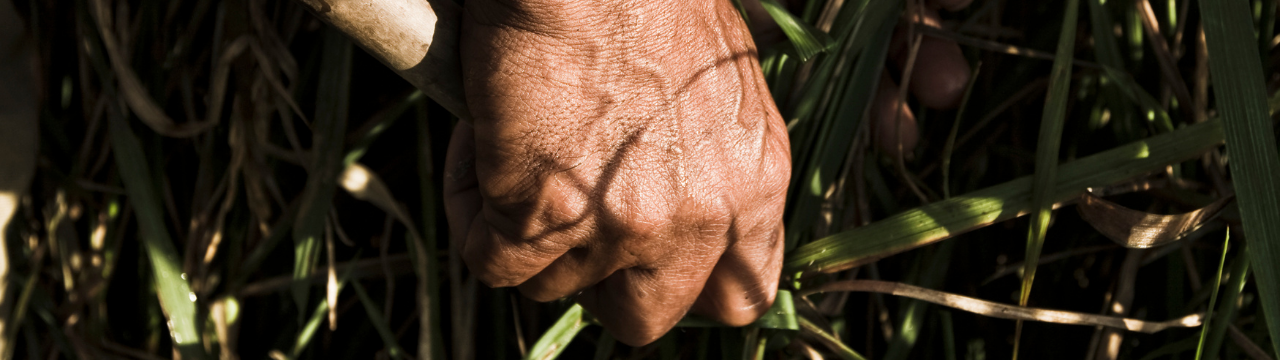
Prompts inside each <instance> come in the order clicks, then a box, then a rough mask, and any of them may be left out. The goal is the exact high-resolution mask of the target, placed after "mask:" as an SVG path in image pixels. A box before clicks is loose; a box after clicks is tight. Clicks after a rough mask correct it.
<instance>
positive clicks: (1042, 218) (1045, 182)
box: [1013, 0, 1080, 359]
mask: <svg viewBox="0 0 1280 360" xmlns="http://www.w3.org/2000/svg"><path fill="white" fill-rule="evenodd" d="M1079 4H1080V1H1079V0H1069V1H1067V5H1066V6H1067V8H1066V9H1065V10H1064V11H1066V13H1065V14H1064V15H1063V17H1062V30H1061V32H1059V35H1058V49H1057V52H1056V54H1057V55H1056V56H1055V58H1054V60H1053V72H1052V73H1051V74H1050V75H1049V93H1048V95H1047V97H1046V100H1045V106H1044V114H1043V116H1042V118H1041V121H1040V137H1039V140H1038V141H1037V142H1036V144H1037V145H1036V163H1035V166H1036V172H1035V175H1033V176H1032V177H1031V181H1032V182H1031V206H1032V207H1031V209H1032V213H1031V214H1032V215H1033V216H1032V218H1031V226H1030V229H1028V232H1027V255H1026V260H1025V266H1024V267H1023V274H1024V275H1023V277H1022V290H1021V291H1020V292H1019V295H1018V305H1021V306H1027V299H1029V298H1030V296H1031V284H1032V283H1034V282H1035V278H1036V265H1038V262H1039V261H1038V259H1039V258H1040V248H1041V247H1042V246H1043V245H1044V237H1045V233H1046V232H1048V230H1049V218H1050V217H1051V216H1052V215H1053V204H1054V203H1055V202H1056V201H1055V199H1054V196H1053V195H1054V191H1053V190H1054V182H1055V180H1057V174H1058V145H1059V144H1061V143H1062V127H1063V124H1064V123H1065V122H1066V121H1065V118H1066V114H1067V101H1068V97H1069V96H1071V94H1070V90H1071V60H1072V58H1071V56H1072V54H1074V53H1075V43H1076V18H1077V17H1078V15H1079V8H1080V6H1079ZM1018 324H1019V327H1021V323H1018ZM1014 336H1015V339H1016V338H1017V336H1018V335H1017V334H1015V335H1014ZM1013 352H1014V355H1013V356H1014V358H1015V359H1016V358H1017V357H1018V341H1017V340H1014V343H1013Z"/></svg>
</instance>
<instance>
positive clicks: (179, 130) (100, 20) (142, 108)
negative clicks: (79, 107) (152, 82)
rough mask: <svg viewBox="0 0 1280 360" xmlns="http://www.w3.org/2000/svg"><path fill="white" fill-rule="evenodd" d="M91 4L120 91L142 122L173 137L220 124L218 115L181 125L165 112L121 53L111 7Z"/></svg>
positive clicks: (102, 0)
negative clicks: (112, 20) (114, 29)
mask: <svg viewBox="0 0 1280 360" xmlns="http://www.w3.org/2000/svg"><path fill="white" fill-rule="evenodd" d="M90 8H91V9H92V10H93V11H92V13H93V14H94V17H93V18H94V20H95V21H96V22H97V25H98V31H99V32H100V33H101V34H102V45H103V47H105V48H106V52H107V58H109V59H111V70H113V71H115V76H116V79H117V81H118V82H119V84H118V85H119V86H120V95H121V96H122V97H123V98H124V101H125V103H126V104H129V108H130V109H132V110H133V113H134V114H136V115H138V118H139V119H141V120H142V122H144V123H146V124H147V126H150V127H151V129H152V130H155V132H156V133H159V134H161V135H165V136H172V137H191V136H195V135H197V134H200V133H202V132H204V131H205V130H208V129H211V128H213V127H214V126H215V125H218V118H217V117H214V118H209V119H206V120H205V121H203V122H194V123H190V124H184V125H178V124H175V123H174V122H173V119H170V118H169V116H168V115H165V112H164V109H163V108H161V107H160V106H159V105H157V104H156V102H155V100H153V99H151V95H149V94H148V92H147V88H146V87H145V86H143V85H142V81H141V80H139V79H138V75H137V74H135V73H134V72H133V69H132V68H130V67H129V65H128V64H127V62H128V60H126V59H125V56H124V55H123V54H121V53H120V48H121V44H119V39H118V38H117V37H116V34H115V32H114V31H112V28H114V27H113V26H112V23H111V19H112V18H113V16H112V14H111V11H110V10H109V9H110V7H109V6H108V5H107V2H106V1H105V0H94V1H92V2H91V6H90Z"/></svg>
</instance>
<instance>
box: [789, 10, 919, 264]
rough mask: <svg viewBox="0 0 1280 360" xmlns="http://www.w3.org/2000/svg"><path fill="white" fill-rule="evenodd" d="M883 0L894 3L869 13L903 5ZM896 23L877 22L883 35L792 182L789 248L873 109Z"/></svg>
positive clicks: (860, 62)
mask: <svg viewBox="0 0 1280 360" xmlns="http://www.w3.org/2000/svg"><path fill="white" fill-rule="evenodd" d="M883 3H891V4H887V5H878V6H876V7H869V9H868V11H877V12H879V13H880V14H879V15H868V16H887V14H892V13H896V11H897V10H898V9H899V8H900V5H899V4H898V3H897V2H895V1H883ZM872 22H873V23H874V21H872ZM894 24H895V22H893V21H882V22H879V23H876V25H878V26H879V27H878V28H877V29H875V31H872V33H875V34H877V35H879V36H878V37H875V38H872V40H871V41H870V43H868V44H866V45H865V46H866V50H867V51H862V55H861V56H860V57H859V58H858V60H857V64H856V65H854V68H853V71H852V72H851V73H850V74H849V78H848V79H847V83H846V84H847V88H845V89H843V95H842V96H843V97H842V98H841V100H840V101H838V102H836V103H834V104H832V106H834V108H833V110H831V111H828V114H826V117H825V119H824V120H823V121H822V122H821V124H822V127H821V130H820V132H819V135H818V139H817V141H816V143H815V145H814V149H815V150H814V152H813V154H812V155H811V156H810V157H809V159H808V161H807V163H806V164H804V165H803V166H804V167H803V168H802V169H803V170H802V171H803V173H801V174H799V177H798V179H799V181H798V182H792V184H793V186H794V187H795V190H793V191H794V192H795V194H794V196H793V197H792V198H791V199H795V201H794V202H795V205H793V207H792V208H793V209H794V213H792V215H791V219H789V220H790V221H788V222H787V224H788V225H790V226H788V227H787V238H786V239H787V240H786V241H787V244H786V248H787V250H791V249H793V248H795V246H796V244H797V242H798V241H799V239H800V235H801V234H803V233H804V232H805V231H806V230H808V229H809V225H811V224H812V222H813V221H814V219H815V218H816V217H817V212H818V210H819V209H820V206H818V204H819V203H821V202H822V200H823V198H824V197H825V191H826V189H827V188H828V187H829V186H830V185H831V184H832V183H833V182H834V181H835V179H836V175H837V174H838V173H839V167H840V166H841V165H843V164H844V162H845V161H844V160H845V156H846V155H847V154H848V152H849V149H850V146H849V144H850V142H851V141H853V138H854V137H855V136H854V135H855V132H856V130H857V129H858V126H859V125H860V124H861V123H862V120H863V119H864V118H865V117H866V114H867V112H868V111H869V104H870V102H871V99H872V98H873V96H872V95H874V91H875V89H876V85H877V84H878V83H879V76H880V72H881V70H882V69H883V67H884V58H885V55H886V54H887V53H888V49H889V38H890V36H889V35H890V34H892V32H893V25H894Z"/></svg>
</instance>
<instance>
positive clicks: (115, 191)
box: [0, 0, 1280, 359]
mask: <svg viewBox="0 0 1280 360" xmlns="http://www.w3.org/2000/svg"><path fill="white" fill-rule="evenodd" d="M351 1H355V0H351ZM364 1H368V2H370V3H381V4H399V5H397V6H402V5H403V6H418V7H416V8H406V9H408V10H405V11H399V12H396V13H397V14H400V15H402V16H400V17H399V18H397V20H396V21H400V22H396V21H390V22H383V23H379V24H383V25H380V26H407V27H406V28H404V29H401V30H405V31H402V32H395V31H394V30H396V29H394V28H376V29H373V30H371V31H364V32H362V31H358V30H359V29H360V28H361V27H368V26H369V24H371V23H372V22H370V21H368V20H367V19H369V18H371V17H370V16H371V15H369V14H364V13H359V12H354V13H352V12H343V11H346V10H342V9H341V8H340V9H338V10H337V11H334V9H332V8H328V7H329V3H326V2H323V1H316V2H311V1H309V0H302V1H297V0H267V1H247V0H225V1H215V0H195V1H174V2H162V1H153V0H125V1H112V0H68V1H41V0H12V2H11V3H9V2H6V3H5V4H3V6H0V16H3V18H0V25H3V26H4V27H0V33H4V35H5V36H6V37H4V38H3V39H0V46H2V47H0V71H3V72H2V73H0V78H3V79H5V80H4V84H0V87H4V89H0V95H4V96H0V101H3V102H2V103H0V230H3V231H0V240H2V241H3V246H0V249H2V250H3V251H0V357H2V358H4V359H8V358H15V357H16V358H30V359H44V358H49V359H52V358H72V359H114V358H143V359H152V358H168V357H181V358H194V359H199V358H212V357H218V358H222V359H235V358H239V357H245V358H263V357H271V358H277V359H323V358H370V357H376V358H419V359H427V358H435V359H443V358H452V359H473V358H482V359H485V358H514V357H525V358H537V359H545V358H551V357H555V356H560V355H563V356H566V357H571V358H585V357H589V356H594V358H596V359H613V358H624V359H633V358H650V357H662V358H697V359H703V358H717V357H722V358H753V359H761V358H813V359H819V358H831V357H838V358H845V359H862V358H884V359H902V358H944V359H956V358H965V359H986V358H989V357H990V358H1008V357H1015V355H1016V356H1022V357H1024V358H1036V359H1039V358H1079V357H1081V356H1084V357H1086V358H1098V359H1115V358H1138V359H1153V358H1193V357H1195V358H1201V357H1203V358H1216V357H1226V358H1252V359H1269V358H1275V353H1276V347H1277V346H1278V345H1277V344H1280V342H1278V341H1275V339H1277V338H1278V336H1280V335H1278V334H1280V208H1278V204H1280V192H1278V191H1277V184H1280V156H1278V154H1277V152H1276V146H1275V144H1276V139H1277V136H1276V134H1277V133H1276V132H1275V130H1274V127H1273V123H1274V121H1273V118H1272V116H1271V114H1272V112H1273V111H1274V110H1275V109H1277V108H1280V96H1272V94H1275V93H1276V92H1275V90H1276V89H1277V87H1278V85H1280V76H1277V74H1276V72H1275V69H1276V68H1277V66H1276V65H1277V64H1280V51H1277V49H1276V45H1277V43H1280V37H1277V36H1276V32H1275V19H1276V12H1277V11H1276V10H1277V6H1276V1H1274V0H1222V1H1191V0H1168V1H1153V0H1113V1H1102V0H1064V1H1051V2H1035V1H1003V0H978V1H976V2H975V3H974V4H973V5H972V6H971V7H970V8H968V9H965V10H963V11H960V12H956V13H951V14H947V15H946V16H945V17H944V19H945V21H944V22H943V26H942V27H941V28H928V27H923V26H912V25H911V24H907V23H905V22H903V21H902V20H900V19H903V18H905V17H904V16H901V15H902V14H903V12H911V11H915V9H917V8H918V7H919V6H920V5H919V4H918V3H917V2H916V1H914V0H907V1H902V0H894V1H867V0H808V1H793V2H792V4H791V6H782V5H781V4H779V3H778V2H776V1H774V0H764V4H765V7H766V9H768V10H769V11H770V15H771V16H773V17H774V19H775V20H779V24H780V25H781V26H782V27H783V29H784V30H785V31H786V34H787V36H788V38H789V41H787V42H783V43H781V44H779V45H778V46H776V47H774V48H769V49H763V50H762V52H761V59H760V61H761V64H762V67H763V68H764V70H765V73H766V77H767V78H768V80H769V81H770V84H771V90H772V91H773V94H774V97H775V99H777V100H778V103H779V104H778V105H779V108H780V109H781V110H782V112H783V114H784V116H785V117H786V119H787V121H788V129H789V130H790V134H791V141H792V144H793V149H792V154H793V159H794V160H795V161H794V169H793V170H794V171H793V172H792V173H793V174H794V175H793V179H792V181H791V184H792V190H791V192H790V194H789V199H788V200H789V201H788V211H787V219H786V220H787V228H788V231H790V232H789V233H788V250H787V251H788V253H787V260H786V265H785V266H786V270H785V271H784V274H783V276H784V279H783V280H784V281H782V284H783V285H782V287H783V288H782V289H780V293H779V296H778V299H779V300H778V302H777V304H776V305H775V307H774V308H773V309H772V310H771V311H770V312H769V314H768V315H766V316H765V317H764V318H762V319H761V320H760V321H758V322H757V323H756V324H754V325H751V326H748V327H745V328H728V327H723V326H719V325H717V324H714V323H711V322H708V321H706V320H703V319H698V318H687V319H685V320H683V321H682V323H681V325H680V326H679V327H678V328H677V329H676V330H674V331H672V332H671V333H670V334H668V335H667V336H666V337H664V338H662V339H661V340H659V341H658V342H657V343H655V344H653V345H650V346H646V347H641V348H631V347H627V346H625V345H621V344H617V343H616V342H615V341H614V340H613V339H612V338H611V337H610V336H609V335H608V333H605V332H603V331H602V330H601V329H600V328H599V327H598V326H593V323H592V318H591V316H590V314H586V313H584V312H583V311H582V310H581V308H580V307H577V306H575V305H574V304H572V303H569V302H565V301H561V302H552V303H547V304H539V303H534V302H531V301H529V300H527V299H523V298H521V297H520V296H518V294H517V293H516V292H514V291H512V290H511V289H487V288H485V287H484V286H482V285H477V283H476V281H475V280H474V279H471V278H469V277H468V275H467V274H466V271H465V269H464V267H463V266H462V265H461V263H460V261H458V257H457V254H456V252H454V251H452V250H453V249H454V246H451V244H448V243H447V241H445V240H444V239H447V233H448V229H447V228H445V227H444V226H443V225H442V224H443V221H442V220H443V214H442V213H441V208H440V201H439V198H438V194H439V193H440V186H439V184H440V180H441V178H440V173H439V163H440V161H441V160H442V157H443V149H444V146H445V145H446V143H445V142H446V141H447V139H448V134H449V132H450V129H451V126H452V125H453V124H454V123H455V122H456V121H458V120H457V118H456V117H454V116H453V115H452V114H459V113H465V110H464V109H463V108H462V106H461V105H460V104H462V102H461V101H460V92H458V91H457V89H458V86H459V84H458V83H457V81H458V80H457V79H456V76H457V72H456V71H453V72H452V73H450V71H451V70H453V69H456V57H450V56H449V54H450V51H451V49H452V47H453V43H452V42H451V41H453V40H451V39H452V38H450V36H452V33H451V32H450V31H449V29H451V27H450V26H456V25H451V24H456V23H451V21H456V16H457V11H458V8H457V6H456V5H455V4H453V3H451V2H448V0H437V1H433V2H430V3H427V2H410V1H405V2H399V1H392V0H364ZM405 4H408V5H405ZM414 4H417V5H414ZM426 4H431V5H432V6H431V7H426ZM322 8H323V9H328V10H325V11H319V10H321V9H322ZM424 9H425V10H424ZM433 9H434V10H433ZM384 10H385V9H384ZM313 11H314V13H313ZM424 11H425V12H424ZM414 14H416V15H414ZM424 14H434V16H436V18H437V19H438V21H437V22H435V23H434V24H435V26H426V27H423V26H416V27H415V25H414V24H415V23H414V22H415V21H424V20H423V19H427V18H429V16H426V15H424ZM362 19H365V20H362ZM428 20H430V19H428ZM431 21H435V20H431ZM330 23H331V24H334V25H335V26H331V25H329V24H330ZM19 24H26V25H27V29H28V31H26V32H25V33H24V32H23V31H22V30H21V28H20V27H18V25H19ZM386 24H390V25H386ZM396 24H401V25H396ZM405 24H407V25H405ZM895 26H906V27H910V28H911V30H910V32H909V34H911V35H910V37H909V38H910V39H911V40H912V41H916V42H918V41H919V39H921V37H924V36H931V37H939V38H944V39H950V40H954V41H956V42H958V43H960V44H962V46H963V48H964V50H965V54H966V56H967V57H968V58H969V60H970V63H971V64H975V69H976V70H975V71H976V73H977V74H978V75H977V76H976V77H975V78H974V80H973V82H972V83H971V84H970V87H969V90H968V92H967V94H966V95H965V100H964V102H963V105H962V107H961V108H960V110H958V111H930V110H927V109H923V108H916V109H915V110H916V114H918V117H919V120H920V122H921V124H922V126H921V128H922V129H923V132H922V134H921V141H920V144H919V145H918V146H917V147H916V148H915V149H910V150H911V151H910V154H911V155H910V156H906V157H898V158H893V157H889V156H885V155H883V154H879V153H877V152H876V151H875V150H874V147H872V146H869V144H870V143H871V141H870V138H869V136H870V135H869V132H868V130H867V125H866V123H867V122H866V121H862V120H863V118H864V117H865V114H866V107H867V104H868V102H869V101H870V99H871V98H872V96H871V95H872V94H874V92H875V86H876V84H877V79H878V77H879V76H880V73H881V71H882V69H883V67H884V65H883V64H884V58H885V53H886V49H887V47H888V41H889V36H888V34H889V33H891V32H892V31H893V29H894V27H895ZM427 28H429V29H432V31H426V30H424V29H427ZM409 30H413V31H412V33H413V34H415V35H412V36H408V35H406V36H404V37H403V38H396V37H395V36H384V35H385V34H391V33H394V34H406V33H408V32H407V31H409ZM380 34H384V35H380ZM11 35H12V36H11ZM353 40H354V41H355V43H357V44H359V45H361V47H357V46H353V45H352V43H353V42H352V41H353ZM395 41H418V42H420V43H419V44H420V45H421V44H430V48H431V49H432V50H430V51H429V52H426V53H401V52H397V51H398V50H396V49H405V48H411V47H397V46H393V45H395V44H393V43H392V42H395ZM423 48H424V47H422V46H419V47H417V49H423ZM365 49H367V50H368V52H366V51H365ZM369 53H372V54H373V55H372V56H371V55H369ZM451 59H452V60H451ZM27 60H31V62H32V63H33V64H25V63H23V62H24V61H27ZM28 69H37V70H28ZM424 74H426V75H424ZM431 74H446V75H448V74H453V75H452V76H454V79H453V80H449V79H447V78H446V79H444V80H440V79H442V78H444V77H431V76H428V75H431ZM404 79H408V81H405V80H404ZM411 84H412V85H411ZM415 85H416V88H415ZM24 86H25V87H24ZM1269 98H1270V101H1268V99H1269ZM441 104H443V105H441ZM913 107H914V104H913ZM1224 144H1225V145H1224ZM1054 209H1056V210H1054ZM1024 215H1029V216H1024ZM1228 238H1229V240H1228ZM1033 283H1034V284H1035V286H1034V290H1033V289H1032V286H1031V285H1032V284H1033Z"/></svg>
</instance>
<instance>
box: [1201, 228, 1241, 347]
mask: <svg viewBox="0 0 1280 360" xmlns="http://www.w3.org/2000/svg"><path fill="white" fill-rule="evenodd" d="M1242 250H1243V251H1240V253H1239V254H1238V255H1236V258H1235V259H1233V260H1231V261H1232V262H1231V273H1230V275H1227V281H1229V283H1228V284H1227V287H1226V288H1227V292H1226V293H1225V294H1223V295H1222V298H1223V299H1224V301H1223V302H1222V303H1221V304H1219V305H1218V309H1217V310H1216V311H1215V314H1218V315H1217V318H1218V321H1217V322H1215V323H1213V327H1211V328H1210V329H1209V341H1208V342H1207V343H1206V345H1205V349H1207V350H1206V351H1205V354H1208V358H1209V359H1216V358H1217V355H1218V354H1219V352H1218V351H1219V350H1220V349H1222V340H1223V336H1224V335H1225V334H1226V333H1227V330H1228V329H1229V328H1230V327H1231V326H1232V322H1233V321H1234V320H1235V318H1236V315H1237V312H1238V311H1239V310H1240V309H1239V307H1238V306H1237V305H1238V304H1239V303H1237V302H1236V299H1239V298H1240V292H1241V291H1244V284H1245V282H1246V281H1248V279H1249V277H1248V275H1249V252H1248V250H1249V249H1248V248H1247V247H1246V248H1242Z"/></svg>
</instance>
